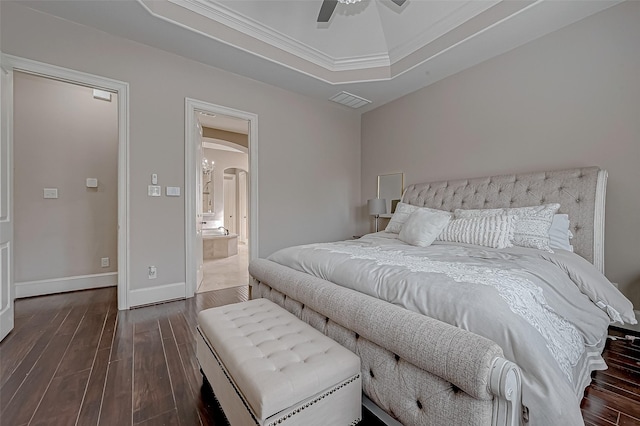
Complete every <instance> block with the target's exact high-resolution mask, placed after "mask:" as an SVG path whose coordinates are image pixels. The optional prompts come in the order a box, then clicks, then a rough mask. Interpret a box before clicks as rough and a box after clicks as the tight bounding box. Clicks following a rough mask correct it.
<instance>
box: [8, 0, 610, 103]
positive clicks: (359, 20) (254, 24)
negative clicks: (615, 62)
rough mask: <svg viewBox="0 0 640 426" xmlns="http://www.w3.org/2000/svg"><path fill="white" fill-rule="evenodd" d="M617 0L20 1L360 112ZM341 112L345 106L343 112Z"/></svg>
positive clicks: (546, 32)
mask: <svg viewBox="0 0 640 426" xmlns="http://www.w3.org/2000/svg"><path fill="white" fill-rule="evenodd" d="M618 2H619V1H617V0H601V1H600V0H591V1H581V0H570V1H567V0H537V1H536V0H519V1H505V0H407V1H406V2H405V3H404V4H403V6H402V7H399V6H397V5H396V4H394V3H393V2H392V1H390V0H363V1H362V2H360V3H356V4H351V5H346V4H338V6H337V8H336V10H335V12H334V14H333V16H332V18H331V20H330V21H329V22H327V23H323V24H320V23H317V22H316V18H317V16H318V12H319V10H320V6H321V4H322V1H321V0H226V1H214V0H120V1H73V2H69V1H58V0H45V1H21V2H20V3H21V4H25V5H27V6H28V7H31V8H34V9H37V10H40V11H43V12H46V13H50V14H52V15H55V16H59V17H61V18H64V19H68V20H71V21H74V22H78V23H81V24H83V25H88V26H92V27H95V28H98V29H100V30H102V31H105V32H109V33H112V34H114V35H118V36H121V37H126V38H129V39H132V40H135V41H138V42H142V43H145V44H148V45H151V46H154V47H158V48H161V49H163V50H167V51H170V52H173V53H176V54H179V55H181V56H184V57H187V58H190V59H194V60H197V61H199V62H203V63H205V64H209V65H212V66H215V67H218V68H221V69H225V70H228V71H231V72H234V73H237V74H240V75H244V76H247V77H250V78H253V79H256V80H261V81H264V82H266V83H269V84H273V85H276V86H279V87H283V88H286V89H288V90H292V91H296V92H299V93H302V94H305V95H308V96H313V97H317V98H321V99H325V100H327V99H329V98H331V97H332V96H333V95H335V94H337V93H339V92H341V91H346V92H349V93H352V94H355V95H357V96H360V97H363V98H365V99H368V100H370V101H372V102H371V103H370V104H368V105H366V106H363V107H362V108H360V109H358V110H357V111H359V112H364V111H367V110H370V109H372V108H375V107H377V106H380V105H382V104H384V103H386V102H389V101H391V100H393V99H396V98H398V97H400V96H403V95H405V94H407V93H410V92H412V91H415V90H418V89H420V88H422V87H424V86H427V85H429V84H432V83H434V82H436V81H438V80H440V79H442V78H445V77H447V76H449V75H452V74H454V73H457V72H460V71H462V70H464V69H466V68H468V67H470V66H473V65H475V64H478V63H480V62H482V61H484V60H487V59H489V58H491V57H494V56H496V55H499V54H501V53H504V52H506V51H508V50H510V49H513V48H515V47H518V46H520V45H522V44H524V43H527V42H529V41H531V40H534V39H536V38H538V37H541V36H543V35H545V34H548V33H550V32H552V31H555V30H557V29H559V28H562V27H564V26H566V25H569V24H571V23H573V22H576V21H578V20H580V19H583V18H585V17H587V16H590V15H592V14H594V13H597V12H599V11H601V10H603V9H605V8H607V7H610V6H612V5H614V4H616V3H618ZM341 108H347V107H341Z"/></svg>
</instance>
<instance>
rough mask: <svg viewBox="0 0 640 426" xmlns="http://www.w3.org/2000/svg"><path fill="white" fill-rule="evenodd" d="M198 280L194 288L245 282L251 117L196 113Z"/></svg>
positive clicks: (216, 288) (247, 257) (246, 276)
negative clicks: (199, 173) (199, 230)
mask: <svg viewBox="0 0 640 426" xmlns="http://www.w3.org/2000/svg"><path fill="white" fill-rule="evenodd" d="M198 123H199V124H200V127H201V129H202V130H201V141H202V160H201V167H202V185H201V187H202V191H201V192H199V193H198V196H201V197H202V200H201V203H199V204H201V206H202V221H201V225H202V258H203V268H202V281H201V282H200V284H199V285H198V289H197V292H205V291H211V290H219V289H223V288H229V287H236V286H241V285H247V283H248V282H249V273H248V263H249V255H248V254H249V253H248V252H249V250H248V238H247V235H248V232H247V216H248V211H247V206H248V200H247V194H248V189H247V174H248V169H249V155H248V149H249V134H248V133H249V121H248V120H246V119H240V118H235V117H232V116H227V115H223V114H213V113H210V112H199V113H198Z"/></svg>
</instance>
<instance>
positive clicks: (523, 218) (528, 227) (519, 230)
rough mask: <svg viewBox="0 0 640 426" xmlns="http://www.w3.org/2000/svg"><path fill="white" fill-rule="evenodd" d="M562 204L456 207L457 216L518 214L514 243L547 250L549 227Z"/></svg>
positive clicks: (549, 249) (548, 249) (549, 250)
mask: <svg viewBox="0 0 640 426" xmlns="http://www.w3.org/2000/svg"><path fill="white" fill-rule="evenodd" d="M559 208H560V204H558V203H554V204H545V205H543V206H532V207H511V208H504V209H483V210H462V209H456V211H455V217H456V218H469V217H484V216H495V215H500V214H507V215H516V216H518V220H517V222H516V225H515V231H514V233H513V241H512V242H513V245H515V246H520V247H531V248H535V249H539V250H546V251H548V252H551V253H553V250H551V248H550V247H549V228H551V222H553V215H555V214H556V212H557V211H558V209H559Z"/></svg>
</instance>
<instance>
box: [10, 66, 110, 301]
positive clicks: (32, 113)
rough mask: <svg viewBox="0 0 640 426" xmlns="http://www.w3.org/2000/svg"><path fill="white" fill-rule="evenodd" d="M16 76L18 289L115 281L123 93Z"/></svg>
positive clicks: (36, 291) (56, 289) (28, 291)
mask: <svg viewBox="0 0 640 426" xmlns="http://www.w3.org/2000/svg"><path fill="white" fill-rule="evenodd" d="M13 77H14V79H13V85H14V87H13V94H14V96H13V97H14V102H13V138H14V150H13V164H14V180H13V189H14V191H13V192H14V197H13V200H14V211H16V212H20V214H18V215H16V216H15V217H14V261H13V267H14V282H15V290H16V292H15V296H16V298H23V297H32V296H41V295H45V294H52V293H60V292H67V291H76V290H86V289H93V288H100V287H109V286H116V285H117V282H118V259H117V258H118V248H117V243H118V235H117V234H118V95H117V94H116V93H112V92H109V91H104V90H100V89H95V88H92V87H87V86H84V85H78V84H75V83H70V82H66V81H60V80H58V79H52V78H49V77H42V76H38V75H34V74H29V73H24V72H19V71H16V72H14V76H13Z"/></svg>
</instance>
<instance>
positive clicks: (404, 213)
mask: <svg viewBox="0 0 640 426" xmlns="http://www.w3.org/2000/svg"><path fill="white" fill-rule="evenodd" d="M418 209H422V210H428V211H430V212H434V213H439V214H441V215H446V216H447V217H449V218H450V217H451V213H449V212H445V211H444V210H437V209H430V208H429V207H418V206H413V205H411V204H406V203H398V205H397V206H396V211H395V212H394V213H393V216H391V219H390V220H389V224H388V225H387V227H386V228H385V232H392V233H394V234H399V233H400V230H401V229H402V225H404V223H405V222H406V221H407V219H408V218H409V215H411V213H413V212H414V211H416V210H418Z"/></svg>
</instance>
